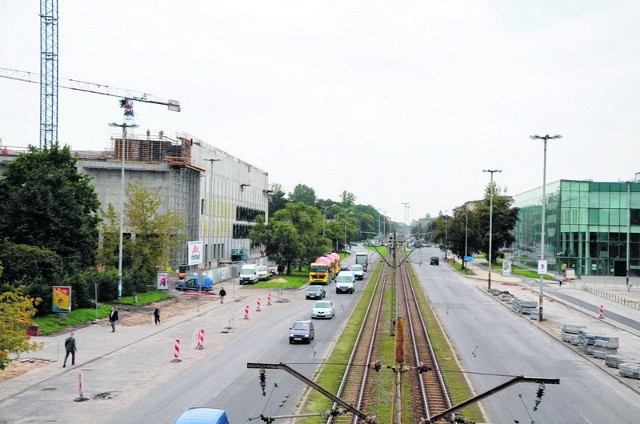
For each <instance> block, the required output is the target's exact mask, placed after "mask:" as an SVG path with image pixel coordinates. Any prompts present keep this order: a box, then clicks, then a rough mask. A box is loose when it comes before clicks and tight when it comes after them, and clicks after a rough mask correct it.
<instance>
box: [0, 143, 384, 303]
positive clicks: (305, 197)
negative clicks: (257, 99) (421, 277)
mask: <svg viewBox="0 0 640 424" xmlns="http://www.w3.org/2000/svg"><path fill="white" fill-rule="evenodd" d="M0 198H2V199H3V201H2V202H0V264H3V265H4V272H3V273H2V274H1V275H0V292H4V291H7V290H12V289H14V288H16V287H18V286H24V293H25V294H26V295H27V296H30V297H32V298H33V299H35V298H39V299H40V300H41V301H40V303H39V305H38V313H39V314H46V313H48V312H50V311H51V303H52V287H53V286H71V287H72V293H73V296H72V302H73V304H72V307H73V308H74V309H75V308H80V307H92V306H94V305H95V301H96V299H95V297H96V296H95V292H96V291H97V293H98V296H97V297H98V299H99V300H100V301H101V302H105V301H110V300H113V299H115V298H117V296H118V295H119V294H118V291H117V287H118V274H119V238H120V225H119V224H120V216H119V213H118V211H117V210H116V208H115V207H114V206H113V205H111V204H109V205H100V204H99V201H98V196H97V194H96V192H95V187H94V185H93V184H92V182H91V179H90V177H89V176H88V175H86V174H83V173H79V172H78V170H77V160H76V158H75V157H74V156H73V154H72V152H71V150H70V148H69V147H68V146H64V147H61V146H59V145H58V144H55V143H54V144H52V145H49V146H46V147H45V148H44V149H38V148H35V147H33V146H31V147H29V149H28V152H27V153H25V154H23V155H20V156H19V157H17V158H16V159H15V160H14V161H12V162H10V163H9V164H7V166H6V168H5V169H4V170H3V172H2V174H1V176H0ZM269 208H270V216H271V219H270V221H269V223H268V225H267V224H265V222H264V219H262V220H261V222H260V223H259V224H258V225H257V226H256V227H255V229H254V231H253V234H254V235H253V237H252V238H251V239H252V240H253V241H254V245H257V246H265V247H266V249H267V252H268V253H269V255H270V256H271V257H272V258H273V259H275V261H276V262H277V263H278V264H280V265H283V266H287V267H290V266H291V265H292V264H294V263H296V264H303V263H305V262H308V261H309V260H310V259H315V257H313V258H312V256H314V255H315V256H317V255H319V254H322V253H324V252H327V251H330V250H337V249H341V248H344V244H345V243H346V242H347V241H348V240H349V241H350V240H361V239H363V238H366V237H367V234H369V233H370V234H374V233H375V232H377V228H378V224H379V222H380V220H379V215H378V212H377V211H376V210H375V208H373V207H372V206H368V205H357V204H355V196H354V195H353V194H352V193H348V192H346V191H345V192H343V193H341V195H340V201H338V202H334V201H332V200H330V199H318V198H317V197H316V195H315V192H314V190H313V189H312V188H310V187H308V186H305V185H297V186H296V187H295V188H294V190H293V192H291V193H289V194H288V195H285V193H284V191H283V190H282V187H281V186H280V185H279V184H274V185H273V196H272V201H271V202H270V204H269ZM161 210H163V208H162V203H161V199H160V196H159V192H158V191H155V190H150V189H148V188H147V187H145V186H144V185H142V184H129V185H128V186H127V188H126V196H125V205H124V224H125V225H124V227H125V238H124V243H123V255H122V269H123V284H122V288H123V291H122V294H123V295H131V294H133V293H136V292H142V291H145V290H148V288H149V287H150V286H155V280H156V273H157V272H158V270H159V269H164V268H166V267H167V266H168V264H169V263H171V261H170V255H171V252H174V251H176V250H177V249H179V248H180V246H182V244H183V243H184V242H185V239H184V237H183V236H182V234H183V233H184V231H183V228H182V224H181V223H182V222H183V221H184V220H183V219H182V217H181V216H179V215H178V213H177V212H175V211H169V212H165V213H161V212H160V211H161ZM263 218H264V217H263ZM294 230H295V231H294Z"/></svg>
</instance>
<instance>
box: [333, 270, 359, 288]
mask: <svg viewBox="0 0 640 424" xmlns="http://www.w3.org/2000/svg"><path fill="white" fill-rule="evenodd" d="M354 291H356V276H355V275H353V272H351V271H340V272H339V273H338V276H337V277H336V293H353V292H354Z"/></svg>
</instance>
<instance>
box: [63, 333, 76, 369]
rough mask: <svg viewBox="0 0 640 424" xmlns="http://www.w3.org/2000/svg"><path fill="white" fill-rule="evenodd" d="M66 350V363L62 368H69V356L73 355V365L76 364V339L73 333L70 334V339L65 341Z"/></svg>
mask: <svg viewBox="0 0 640 424" xmlns="http://www.w3.org/2000/svg"><path fill="white" fill-rule="evenodd" d="M64 350H65V351H66V353H65V355H64V362H63V363H62V368H65V367H66V366H67V358H68V357H69V354H71V365H75V364H76V350H78V349H77V348H76V339H75V337H73V332H71V333H70V334H69V337H67V339H66V340H65V341H64Z"/></svg>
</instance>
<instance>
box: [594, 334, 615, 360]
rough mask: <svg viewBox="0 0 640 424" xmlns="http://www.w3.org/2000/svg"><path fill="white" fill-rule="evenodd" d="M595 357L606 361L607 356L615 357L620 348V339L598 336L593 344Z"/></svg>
mask: <svg viewBox="0 0 640 424" xmlns="http://www.w3.org/2000/svg"><path fill="white" fill-rule="evenodd" d="M593 345H594V346H593V357H594V358H600V359H604V358H605V357H606V356H607V355H615V354H617V353H618V348H619V347H620V340H619V339H618V337H609V336H596V339H595V342H594V344H593Z"/></svg>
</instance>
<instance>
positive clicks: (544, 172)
mask: <svg viewBox="0 0 640 424" xmlns="http://www.w3.org/2000/svg"><path fill="white" fill-rule="evenodd" d="M529 138H531V139H532V140H543V141H544V161H543V165H542V225H541V231H540V262H541V263H542V261H544V226H545V219H546V209H547V193H546V186H547V141H548V140H558V139H561V138H562V136H561V135H558V134H556V135H549V134H547V135H531V136H529ZM538 268H539V266H538ZM545 273H546V270H545ZM543 280H544V274H542V273H541V274H540V299H539V300H538V321H543V317H542V309H543V307H542V301H543V297H544V288H543Z"/></svg>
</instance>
